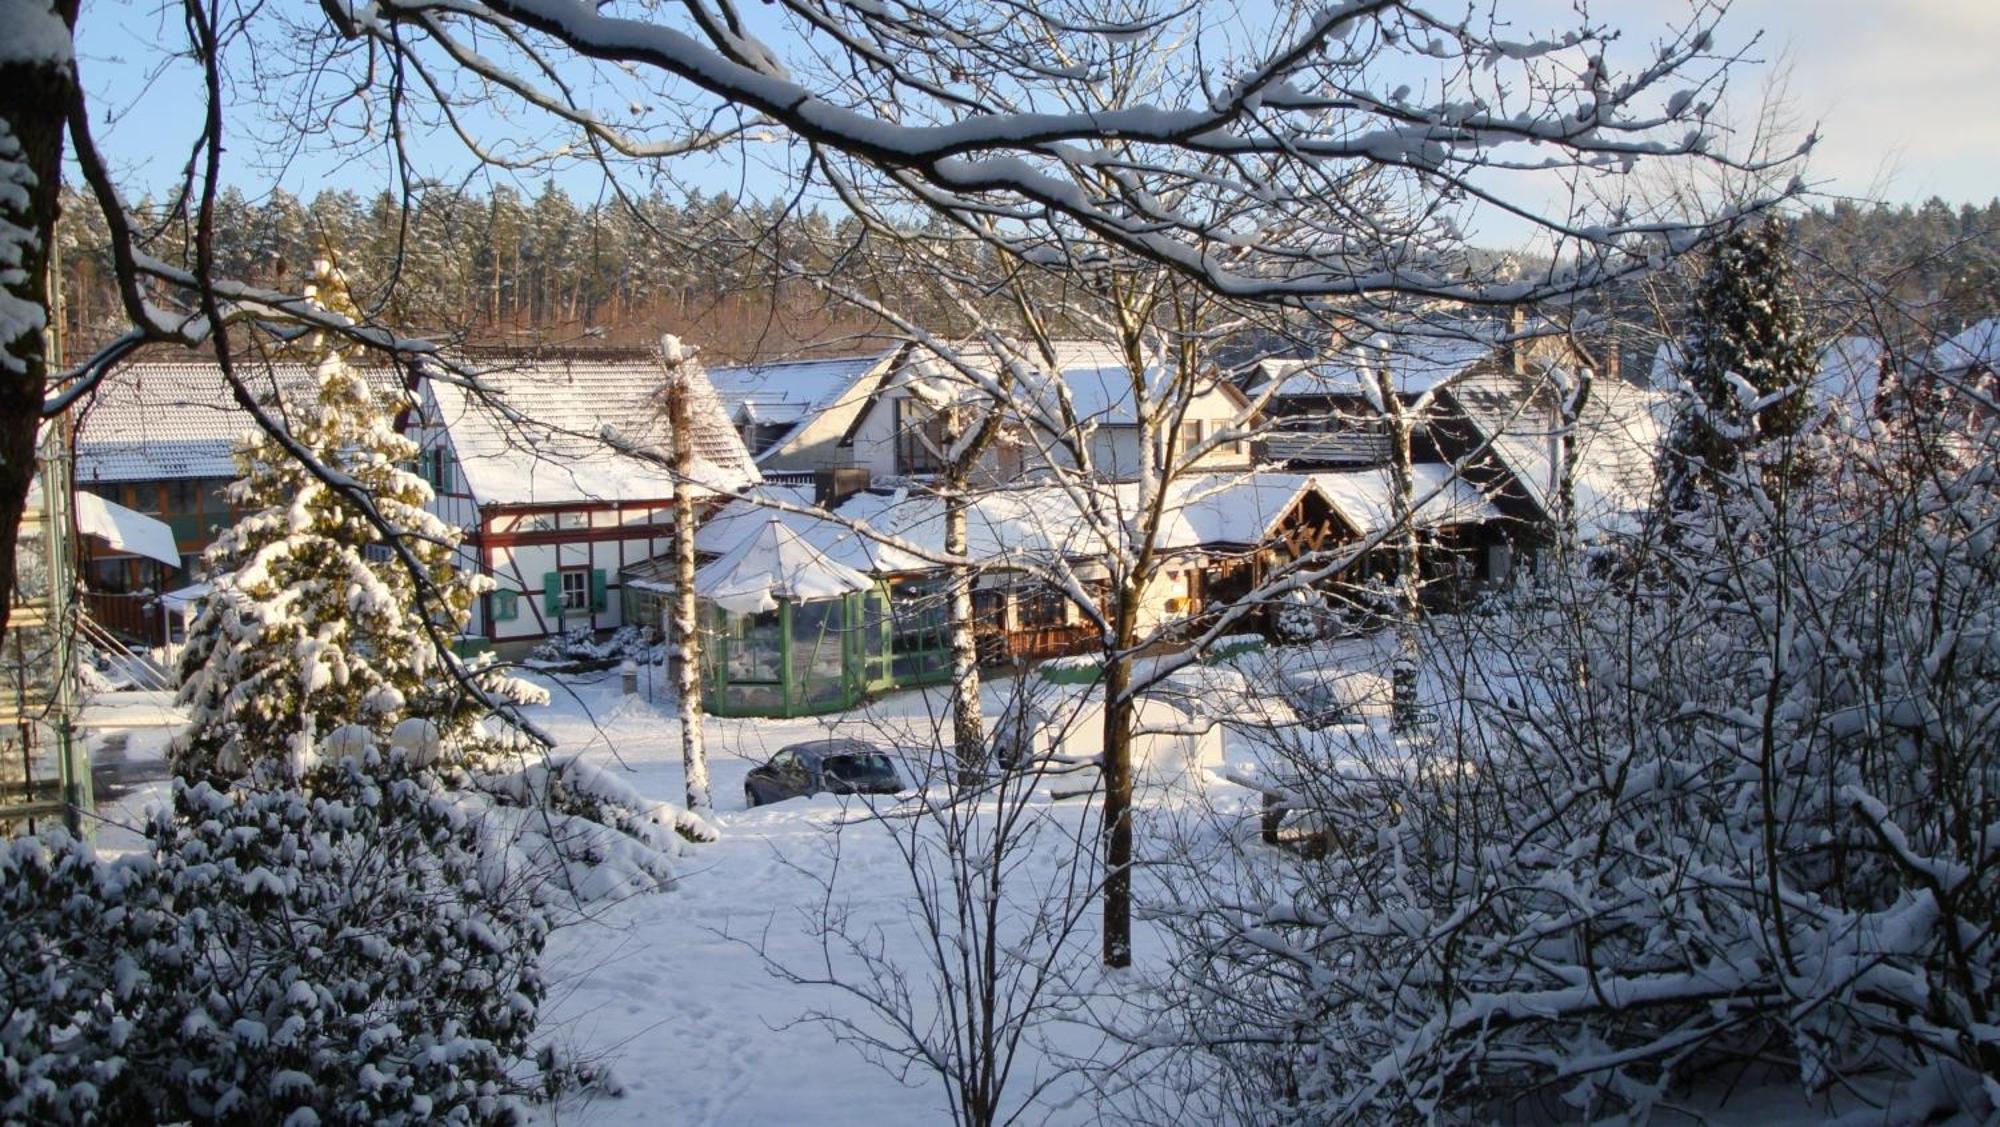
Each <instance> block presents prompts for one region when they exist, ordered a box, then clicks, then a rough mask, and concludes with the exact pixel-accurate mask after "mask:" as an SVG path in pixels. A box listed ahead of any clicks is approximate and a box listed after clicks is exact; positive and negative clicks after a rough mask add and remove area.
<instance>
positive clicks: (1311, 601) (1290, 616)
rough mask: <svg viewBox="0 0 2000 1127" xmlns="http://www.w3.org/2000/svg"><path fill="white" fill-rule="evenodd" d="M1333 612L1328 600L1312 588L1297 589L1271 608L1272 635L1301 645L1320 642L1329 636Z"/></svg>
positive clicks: (1282, 596)
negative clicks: (1327, 603) (1327, 624)
mask: <svg viewBox="0 0 2000 1127" xmlns="http://www.w3.org/2000/svg"><path fill="white" fill-rule="evenodd" d="M1331 613H1332V612H1331V611H1330V610H1329V609H1328V608H1327V605H1326V598H1325V597H1324V596H1323V595H1321V594H1320V593H1319V592H1318V591H1315V590H1312V589H1311V588H1309V587H1294V588H1292V589H1291V590H1289V591H1286V592H1285V593H1284V594H1282V595H1280V596H1279V597H1278V600H1277V602H1275V603H1274V604H1272V606H1271V633H1272V634H1273V635H1275V636H1276V637H1277V639H1278V641H1280V642H1289V643H1292V644H1295V645H1296V644H1301V643H1305V642H1313V641H1318V640H1319V639H1320V638H1321V637H1322V636H1323V635H1324V634H1325V633H1326V623H1327V618H1328V616H1329V615H1330V614H1331Z"/></svg>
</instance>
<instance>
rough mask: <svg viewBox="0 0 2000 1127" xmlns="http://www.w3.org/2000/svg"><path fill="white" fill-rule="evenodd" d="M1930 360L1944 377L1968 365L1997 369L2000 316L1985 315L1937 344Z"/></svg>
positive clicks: (1999, 363) (1963, 369)
mask: <svg viewBox="0 0 2000 1127" xmlns="http://www.w3.org/2000/svg"><path fill="white" fill-rule="evenodd" d="M1931 361H1932V363H1934V364H1935V365H1936V366H1937V369H1938V371H1940V372H1943V373H1944V374H1945V375H1948V376H1949V375H1956V374H1958V373H1960V372H1964V371H1966V370H1967V369H1970V368H1985V369H1987V370H1988V371H2000V317H1988V318H1987V319H1986V320H1984V321H1981V322H1979V323H1978V324H1976V325H1973V326H1971V327H1970V328H1968V329H1966V330H1965V331H1964V332H1962V333H1959V334H1958V335H1957V336H1955V337H1952V338H1951V339H1950V340H1948V341H1945V342H1944V343H1943V344H1940V345H1938V346H1937V349H1936V351H1934V352H1933V353H1932V354H1931Z"/></svg>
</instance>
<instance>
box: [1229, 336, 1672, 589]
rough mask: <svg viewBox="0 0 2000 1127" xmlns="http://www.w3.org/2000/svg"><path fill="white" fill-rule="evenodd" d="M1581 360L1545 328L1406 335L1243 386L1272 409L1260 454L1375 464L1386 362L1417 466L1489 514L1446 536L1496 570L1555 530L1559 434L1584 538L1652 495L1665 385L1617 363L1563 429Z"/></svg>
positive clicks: (1476, 565) (1319, 467) (1289, 461)
mask: <svg viewBox="0 0 2000 1127" xmlns="http://www.w3.org/2000/svg"><path fill="white" fill-rule="evenodd" d="M1610 355H1612V356H1615V352H1613V353H1610ZM1581 366H1582V363H1581V359H1580V358H1579V357H1577V356H1575V355H1574V354H1573V353H1571V352H1570V350H1568V349H1567V348H1566V347H1565V346H1563V345H1562V344H1561V343H1560V342H1559V341H1556V340H1552V339H1544V340H1535V341H1527V342H1520V343H1515V344H1503V345H1494V344H1490V343H1487V342H1484V341H1481V340H1477V339H1460V338H1454V337H1413V338H1412V337H1405V338H1398V339H1397V340H1396V341H1395V342H1394V343H1393V344H1389V343H1386V342H1382V341H1377V342H1373V343H1369V344H1362V345H1357V346H1354V347H1351V348H1349V349H1347V350H1345V351H1343V352H1341V353H1339V354H1337V355H1335V356H1331V357H1328V358H1325V359H1321V360H1315V361H1299V360H1278V361H1264V362H1263V363H1262V364H1260V365H1258V367H1257V370H1256V372H1255V375H1254V376H1253V378H1252V381H1251V388H1250V395H1251V396H1252V397H1253V398H1254V399H1256V400H1258V401H1259V402H1261V403H1262V404H1263V405H1264V406H1265V410H1266V412H1267V413H1268V414H1269V416H1270V417H1271V420H1272V429H1271V430H1270V431H1269V432H1268V433H1267V435H1266V437H1265V440H1264V442H1263V443H1262V447H1261V452H1262V456H1263V457H1264V458H1267V459H1269V460H1271V461H1273V462H1277V463H1279V464H1282V465H1286V466H1290V467H1292V468H1295V469H1303V470H1313V471H1321V472H1324V471H1329V470H1347V471H1352V470H1357V469H1367V468H1379V467H1382V466H1386V465H1387V464H1388V462H1389V446H1388V438H1387V436H1386V434H1385V432H1384V426H1383V423H1382V411H1381V410H1380V409H1379V408H1378V406H1377V405H1376V400H1377V399H1378V398H1379V396H1380V381H1379V373H1381V372H1384V371H1386V372H1387V373H1388V375H1389V377H1390V383H1391V386H1392V388H1393V390H1394V393H1395V394H1396V395H1397V396H1398V397H1399V398H1400V399H1401V401H1402V403H1403V405H1404V406H1405V407H1408V408H1411V409H1413V410H1415V409H1417V408H1419V407H1421V408H1422V410H1421V412H1420V414H1419V417H1418V419H1417V427H1416V429H1415V431H1414V433H1413V434H1412V437H1411V458H1412V461H1413V462H1415V463H1416V465H1417V467H1418V469H1419V470H1420V471H1422V472H1425V473H1432V474H1435V473H1439V472H1445V473H1447V476H1448V471H1449V467H1451V466H1457V467H1458V472H1459V474H1460V475H1461V476H1462V477H1463V478H1464V480H1465V481H1466V482H1467V483H1469V484H1470V485H1471V486H1472V487H1473V488H1474V489H1476V490H1477V491H1478V492H1479V493H1480V494H1481V495H1482V496H1483V497H1485V498H1487V499H1488V500H1489V501H1490V503H1491V505H1492V507H1493V510H1494V512H1495V514H1496V515H1497V518H1498V519H1496V520H1494V521H1492V522H1490V523H1488V524H1486V525H1485V526H1484V527H1481V528H1478V529H1463V530H1461V531H1460V533H1459V534H1457V535H1456V536H1455V537H1454V539H1455V543H1454V544H1453V545H1452V546H1453V547H1454V548H1455V549H1456V550H1458V551H1459V552H1460V553H1461V554H1462V555H1463V556H1464V557H1465V558H1467V559H1468V560H1469V561H1470V562H1472V564H1473V573H1474V576H1475V577H1476V578H1479V579H1483V580H1486V581H1489V582H1504V581H1505V579H1506V576H1507V575H1508V573H1509V572H1510V571H1511V570H1512V568H1513V566H1514V556H1515V552H1516V549H1517V548H1525V549H1527V550H1529V551H1532V550H1533V549H1534V548H1535V547H1537V546H1538V545H1540V544H1543V543H1546V542H1547V541H1548V539H1549V538H1550V537H1551V536H1552V535H1554V532H1555V525H1556V523H1557V522H1558V520H1559V519H1560V518H1559V512H1558V511H1559V507H1560V506H1559V504H1558V497H1559V494H1560V477H1559V474H1560V471H1561V468H1562V467H1563V466H1564V465H1565V464H1566V463H1568V462H1570V460H1571V459H1570V457H1568V456H1567V455H1566V453H1565V451H1564V448H1563V443H1564V442H1565V440H1566V439H1567V440H1568V441H1570V442H1571V443H1572V444H1573V447H1574V449H1573V451H1571V452H1570V453H1572V454H1573V455H1574V466H1575V477H1574V479H1573V488H1572V497H1573V502H1574V506H1575V510H1576V511H1575V514H1574V515H1575V518H1576V523H1577V528H1578V534H1579V536H1580V537H1581V538H1583V539H1584V540H1586V541H1588V540H1594V539H1597V538H1599V537H1601V536H1603V535H1605V534H1607V533H1609V532H1612V531H1617V530H1621V529H1629V528H1630V527H1631V526H1632V525H1633V524H1634V523H1635V522H1636V521H1637V520H1638V519H1640V518H1641V516H1642V515H1643V514H1644V513H1645V512H1646V511H1647V510H1648V509H1649V508H1650V507H1651V505H1652V502H1653V490H1654V482H1655V478H1656V475H1657V461H1658V443H1659V439H1660V435H1661V433H1662V426H1663V419H1662V414H1663V406H1662V403H1663V397H1662V396H1661V395H1659V394H1657V393H1654V392H1651V391H1648V390H1646V389H1643V388H1638V387H1635V386H1633V385H1631V384H1629V383H1626V382H1625V381H1624V380H1623V379H1622V378H1621V376H1620V374H1619V371H1618V368H1617V365H1616V364H1615V363H1614V364H1612V365H1611V367H1610V370H1609V371H1607V372H1604V373H1601V374H1598V375H1596V376H1595V377H1594V378H1593V380H1592V383H1591V391H1590V394H1589V396H1587V397H1586V399H1585V403H1584V407H1583V412H1582V415H1581V416H1580V418H1579V419H1578V420H1577V425H1576V426H1575V428H1574V431H1573V432H1571V431H1570V430H1568V429H1566V428H1565V427H1564V425H1563V422H1562V418H1561V412H1560V410H1559V407H1560V404H1559V403H1558V400H1557V394H1558V392H1557V390H1556V389H1557V388H1558V386H1561V385H1563V384H1565V383H1566V382H1568V381H1567V377H1568V375H1569V374H1570V373H1574V372H1576V371H1577V370H1578V369H1580V368H1581Z"/></svg>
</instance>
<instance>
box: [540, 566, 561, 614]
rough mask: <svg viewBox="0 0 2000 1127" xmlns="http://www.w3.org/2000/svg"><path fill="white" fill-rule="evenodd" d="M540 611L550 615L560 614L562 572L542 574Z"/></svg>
mask: <svg viewBox="0 0 2000 1127" xmlns="http://www.w3.org/2000/svg"><path fill="white" fill-rule="evenodd" d="M542 609H543V610H545V611H547V612H549V613H550V614H561V613H562V572H560V571H545V572H543V573H542Z"/></svg>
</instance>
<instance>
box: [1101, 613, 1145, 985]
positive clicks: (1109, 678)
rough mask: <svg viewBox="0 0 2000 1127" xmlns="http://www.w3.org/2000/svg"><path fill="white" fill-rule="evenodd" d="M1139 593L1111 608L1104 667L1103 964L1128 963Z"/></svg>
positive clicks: (1130, 937)
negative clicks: (1131, 693)
mask: <svg viewBox="0 0 2000 1127" xmlns="http://www.w3.org/2000/svg"><path fill="white" fill-rule="evenodd" d="M1137 608H1138V599H1137V598H1136V597H1134V596H1133V595H1132V594H1131V593H1130V592H1127V591H1125V590H1123V589H1120V590H1119V591H1118V606H1117V607H1116V608H1115V610H1114V611H1113V616H1114V617H1113V621H1114V623H1115V624H1116V625H1115V635H1116V646H1115V648H1114V649H1113V651H1112V659H1111V661H1110V662H1109V663H1108V664H1107V665H1106V666H1105V668H1104V965H1105V966H1107V967H1129V966H1131V965H1132V727H1133V724H1132V720H1133V715H1132V714H1133V704H1132V701H1131V700H1129V699H1128V698H1127V697H1126V690H1127V689H1129V688H1130V687H1131V685H1132V656H1131V646H1132V641H1133V635H1134V634H1135V632H1136V627H1137V621H1138V620H1137V613H1138V611H1137Z"/></svg>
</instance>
